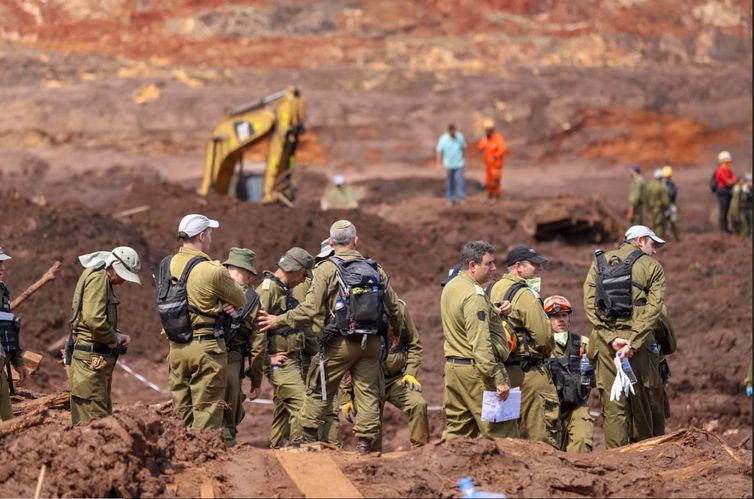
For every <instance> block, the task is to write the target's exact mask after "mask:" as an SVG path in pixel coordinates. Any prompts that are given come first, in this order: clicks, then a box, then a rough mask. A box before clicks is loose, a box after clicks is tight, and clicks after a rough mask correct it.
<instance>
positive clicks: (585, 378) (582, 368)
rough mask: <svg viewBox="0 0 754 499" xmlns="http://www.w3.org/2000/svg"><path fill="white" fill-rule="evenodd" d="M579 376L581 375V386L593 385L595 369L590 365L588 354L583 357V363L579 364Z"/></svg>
mask: <svg viewBox="0 0 754 499" xmlns="http://www.w3.org/2000/svg"><path fill="white" fill-rule="evenodd" d="M579 374H581V384H582V385H584V386H588V385H590V384H591V383H592V375H593V374H594V368H592V365H591V364H590V363H589V357H587V356H586V354H582V355H581V363H580V364H579Z"/></svg>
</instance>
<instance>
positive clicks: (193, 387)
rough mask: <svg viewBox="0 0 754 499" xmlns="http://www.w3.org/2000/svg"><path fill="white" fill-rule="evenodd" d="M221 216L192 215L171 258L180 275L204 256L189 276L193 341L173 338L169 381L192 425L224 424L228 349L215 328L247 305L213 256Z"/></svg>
mask: <svg viewBox="0 0 754 499" xmlns="http://www.w3.org/2000/svg"><path fill="white" fill-rule="evenodd" d="M219 226H220V224H219V223H218V222H217V221H216V220H210V219H209V218H207V217H205V216H203V215H197V214H191V215H186V216H185V217H183V219H182V220H181V223H180V225H179V226H178V239H179V240H180V241H181V243H182V245H181V248H180V249H179V250H178V253H176V254H175V255H173V256H172V258H171V260H170V267H169V270H170V275H171V276H172V278H173V279H176V280H177V279H178V278H179V277H180V276H181V274H182V273H183V269H184V267H186V265H187V264H188V263H189V262H190V261H191V260H192V259H193V258H195V257H199V258H201V259H203V261H201V262H200V263H198V264H197V265H196V266H195V267H194V268H193V270H192V271H191V273H190V274H189V276H188V278H187V280H186V293H187V294H188V305H189V317H190V319H191V324H192V328H193V338H192V341H190V342H188V343H178V342H174V341H171V342H170V357H169V358H170V365H169V369H170V370H169V373H168V385H169V386H170V392H171V395H172V399H173V410H174V411H175V412H176V414H178V416H180V417H181V419H183V422H184V423H185V424H186V426H190V427H192V428H194V429H197V430H205V429H214V428H223V420H224V419H223V407H224V406H225V400H224V399H225V386H226V383H227V372H228V353H227V350H226V346H225V339H224V334H223V332H222V331H219V332H218V333H216V332H215V325H216V322H217V320H218V316H220V314H221V313H222V312H223V311H225V312H226V313H227V312H229V311H232V309H233V308H235V309H239V308H242V307H243V306H244V305H245V304H246V296H245V294H244V291H243V289H242V288H241V286H239V285H238V284H236V282H235V281H234V280H233V278H232V277H231V276H230V274H229V273H228V270H227V269H226V268H225V267H223V266H222V264H221V263H220V262H219V261H216V260H215V261H213V260H211V259H210V257H209V256H208V255H207V251H209V248H210V246H211V242H212V230H213V229H215V228H217V227H219Z"/></svg>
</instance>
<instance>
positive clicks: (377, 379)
mask: <svg viewBox="0 0 754 499" xmlns="http://www.w3.org/2000/svg"><path fill="white" fill-rule="evenodd" d="M329 242H330V245H331V246H332V247H333V249H334V250H335V255H333V256H331V257H330V258H328V259H326V260H323V261H321V262H320V263H319V264H318V265H317V266H316V267H315V271H314V276H313V278H312V286H311V289H310V290H309V292H308V293H307V295H306V299H305V300H304V301H303V302H302V303H301V304H300V305H299V306H298V307H296V308H294V309H293V310H289V311H287V312H286V313H284V314H282V315H277V316H275V315H272V314H267V313H265V312H263V311H260V313H259V314H260V319H259V325H260V330H261V331H268V330H274V329H277V328H279V327H285V326H289V327H301V326H305V325H306V324H309V323H311V321H312V319H314V318H315V317H317V316H318V315H319V314H321V313H322V311H324V312H325V321H326V323H325V328H324V333H325V335H324V339H323V349H322V350H321V352H320V355H319V356H318V357H319V358H318V364H316V366H317V367H316V371H315V368H312V369H310V373H309V385H308V389H307V393H306V400H305V401H304V406H303V408H302V410H301V423H302V427H303V438H302V441H303V442H306V443H308V442H313V441H316V440H317V438H318V436H319V435H318V432H319V428H320V426H321V425H322V423H323V421H324V415H325V412H326V411H327V409H328V408H329V407H330V404H331V403H332V397H334V396H335V395H336V393H337V390H338V386H339V384H340V381H341V379H342V378H343V375H344V374H345V373H346V371H349V370H350V371H351V376H352V379H353V384H354V392H355V398H356V403H357V405H358V406H359V413H360V417H359V420H358V422H357V423H356V425H355V426H354V432H355V433H356V436H357V438H358V441H359V443H358V450H359V452H363V453H366V452H369V451H371V449H372V445H373V444H374V441H375V440H376V438H377V436H378V435H379V432H380V427H381V421H380V394H381V392H382V389H383V386H382V369H381V367H380V360H381V357H382V347H383V342H384V331H383V330H382V328H381V327H380V326H381V323H382V318H383V313H384V314H386V315H387V316H388V319H389V321H390V325H391V326H392V327H393V329H392V330H393V331H399V330H400V326H401V323H402V321H403V316H402V314H401V310H400V304H399V303H398V296H397V295H396V294H395V292H394V291H393V289H392V288H391V287H390V283H389V281H388V277H387V275H386V274H385V273H384V272H383V271H382V269H381V268H380V267H379V266H378V265H377V263H376V262H374V261H372V260H368V259H366V258H364V257H363V256H362V255H361V253H359V252H358V251H357V250H356V247H357V245H358V243H359V238H358V236H357V235H356V227H355V226H354V225H353V224H352V223H351V222H349V221H348V220H338V221H337V222H335V223H334V224H332V226H330V241H329ZM291 437H292V438H293V435H291Z"/></svg>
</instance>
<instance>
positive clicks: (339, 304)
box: [335, 296, 345, 312]
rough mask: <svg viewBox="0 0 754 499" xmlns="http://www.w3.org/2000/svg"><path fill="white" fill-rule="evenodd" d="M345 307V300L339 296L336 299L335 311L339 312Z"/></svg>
mask: <svg viewBox="0 0 754 499" xmlns="http://www.w3.org/2000/svg"><path fill="white" fill-rule="evenodd" d="M344 306H345V305H343V299H342V298H341V297H340V296H338V297H337V298H336V299H335V311H336V312H337V311H338V310H341V309H342V308H343V307H344Z"/></svg>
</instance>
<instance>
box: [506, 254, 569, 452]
mask: <svg viewBox="0 0 754 499" xmlns="http://www.w3.org/2000/svg"><path fill="white" fill-rule="evenodd" d="M546 261H547V260H546V259H545V258H543V257H542V256H540V255H539V254H537V252H536V251H534V249H532V248H529V247H527V246H515V247H514V248H513V249H511V251H510V252H508V255H507V257H506V263H507V264H508V273H506V274H505V275H503V278H502V279H500V280H499V281H498V282H496V283H495V285H494V286H493V287H492V301H493V302H499V301H501V300H504V299H506V300H510V301H511V305H512V310H511V312H510V314H509V315H508V317H507V321H506V325H507V326H508V327H509V328H510V329H511V332H512V333H514V334H515V335H516V343H517V346H516V349H515V351H513V352H511V354H510V357H509V358H508V360H507V361H506V363H505V365H506V368H507V369H508V373H509V374H510V378H511V382H512V385H511V386H514V387H515V386H519V387H521V422H522V423H523V425H524V427H525V428H526V432H527V434H528V438H529V440H538V441H541V442H547V443H549V444H550V445H552V446H553V447H557V446H558V438H559V435H560V419H559V417H560V411H559V406H560V403H559V401H558V392H557V390H556V389H555V385H554V384H553V382H552V377H551V375H550V371H549V370H548V369H547V366H546V364H545V359H546V358H547V357H549V356H550V353H551V352H552V350H553V346H554V340H553V331H552V327H551V326H550V321H549V320H548V319H547V315H545V312H544V310H543V308H542V302H541V300H540V298H539V292H538V290H536V289H534V288H533V287H532V286H530V285H529V282H535V281H536V276H537V275H539V273H540V272H541V271H542V264H543V263H545V262H546ZM532 280H534V281H532ZM514 286H515V288H514ZM512 289H517V291H516V292H515V293H514V294H513V296H512V297H511V296H508V295H509V294H510V293H508V291H509V290H512ZM511 293H513V291H511Z"/></svg>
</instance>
